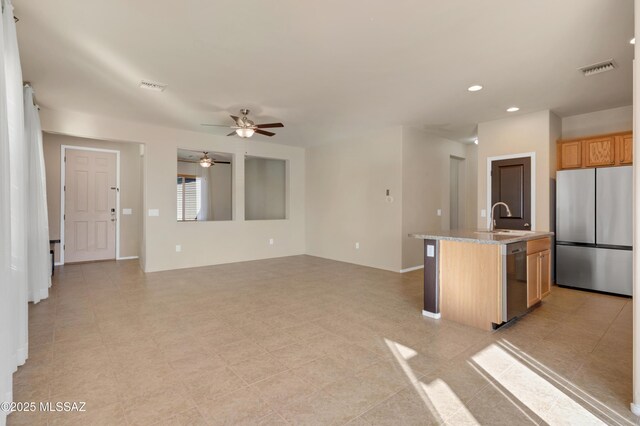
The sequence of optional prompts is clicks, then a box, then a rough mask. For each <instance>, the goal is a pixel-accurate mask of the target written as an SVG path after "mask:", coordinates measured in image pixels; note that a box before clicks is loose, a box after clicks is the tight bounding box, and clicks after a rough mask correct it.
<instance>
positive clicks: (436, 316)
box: [422, 310, 441, 319]
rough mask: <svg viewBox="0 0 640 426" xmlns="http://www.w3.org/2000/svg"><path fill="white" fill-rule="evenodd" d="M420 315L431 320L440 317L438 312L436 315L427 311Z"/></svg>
mask: <svg viewBox="0 0 640 426" xmlns="http://www.w3.org/2000/svg"><path fill="white" fill-rule="evenodd" d="M422 315H423V316H425V317H427V318H433V319H440V317H441V315H440V312H438V313H437V314H434V313H433V312H429V311H424V310H423V311H422Z"/></svg>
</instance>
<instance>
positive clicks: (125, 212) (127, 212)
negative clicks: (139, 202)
mask: <svg viewBox="0 0 640 426" xmlns="http://www.w3.org/2000/svg"><path fill="white" fill-rule="evenodd" d="M122 214H124V215H130V214H131V209H122Z"/></svg>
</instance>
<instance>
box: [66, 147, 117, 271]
mask: <svg viewBox="0 0 640 426" xmlns="http://www.w3.org/2000/svg"><path fill="white" fill-rule="evenodd" d="M65 186H66V188H65V191H64V196H65V202H64V206H65V216H64V221H65V223H64V244H65V248H64V250H65V252H64V257H65V263H66V262H86V261H91V260H105V259H115V258H116V154H115V153H113V152H100V151H85V150H79V149H69V148H67V150H66V160H65Z"/></svg>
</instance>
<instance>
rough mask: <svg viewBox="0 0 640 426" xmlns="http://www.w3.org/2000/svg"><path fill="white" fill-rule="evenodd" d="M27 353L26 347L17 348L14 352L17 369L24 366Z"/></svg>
mask: <svg viewBox="0 0 640 426" xmlns="http://www.w3.org/2000/svg"><path fill="white" fill-rule="evenodd" d="M28 353H29V349H28V348H27V347H23V348H19V349H18V351H17V352H16V364H18V367H20V366H21V365H24V363H25V362H27V358H28V357H29V356H28V355H27V354H28Z"/></svg>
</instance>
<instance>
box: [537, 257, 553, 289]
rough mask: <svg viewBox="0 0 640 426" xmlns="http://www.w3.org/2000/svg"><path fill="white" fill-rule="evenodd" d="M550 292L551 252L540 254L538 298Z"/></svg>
mask: <svg viewBox="0 0 640 426" xmlns="http://www.w3.org/2000/svg"><path fill="white" fill-rule="evenodd" d="M550 292H551V251H550V250H545V251H543V252H540V298H541V299H542V298H543V297H545V296H546V295H548V294H549V293H550Z"/></svg>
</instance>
